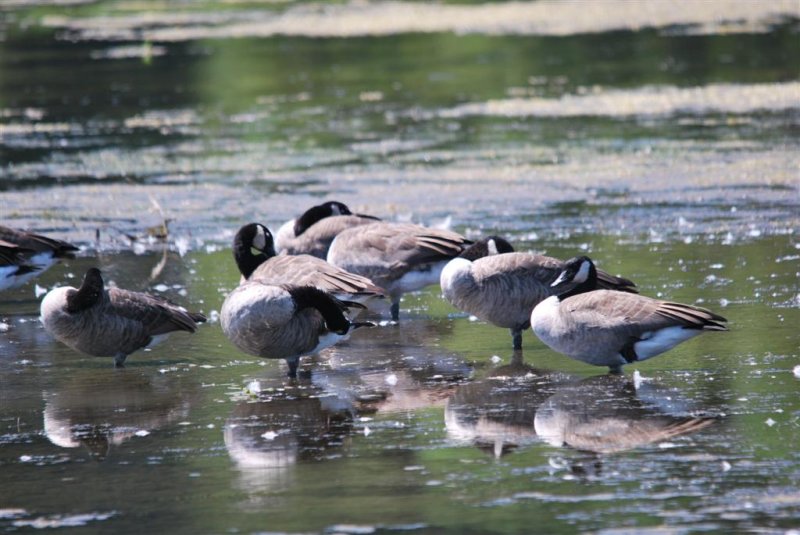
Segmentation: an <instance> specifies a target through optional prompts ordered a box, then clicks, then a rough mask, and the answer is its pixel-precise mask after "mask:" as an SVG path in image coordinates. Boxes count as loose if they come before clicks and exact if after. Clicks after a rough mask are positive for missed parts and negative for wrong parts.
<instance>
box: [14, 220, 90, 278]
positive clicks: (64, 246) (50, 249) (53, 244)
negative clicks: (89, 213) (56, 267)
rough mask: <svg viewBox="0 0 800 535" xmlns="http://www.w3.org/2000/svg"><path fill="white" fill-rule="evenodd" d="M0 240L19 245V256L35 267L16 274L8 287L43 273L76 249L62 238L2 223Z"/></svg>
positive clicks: (73, 255)
mask: <svg viewBox="0 0 800 535" xmlns="http://www.w3.org/2000/svg"><path fill="white" fill-rule="evenodd" d="M0 240H2V241H3V242H7V243H10V244H13V245H16V246H17V247H19V248H20V256H21V257H22V258H24V259H25V260H26V263H27V264H29V265H30V266H34V267H36V268H37V269H35V270H28V271H26V272H25V273H22V274H18V275H17V276H16V278H15V279H14V282H13V284H11V285H10V286H9V287H16V286H22V285H23V284H25V283H26V282H28V281H29V280H31V279H32V278H34V277H36V276H37V275H40V274H42V273H44V271H45V270H47V269H48V268H50V267H51V266H52V265H53V264H55V263H56V262H58V261H59V260H60V259H62V258H75V254H74V253H75V251H77V250H78V248H77V247H75V246H74V245H72V244H70V243H67V242H65V241H62V240H57V239H54V238H48V237H47V236H42V235H41V234H34V233H32V232H26V231H24V230H18V229H13V228H11V227H5V226H2V225H0Z"/></svg>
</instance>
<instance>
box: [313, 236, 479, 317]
mask: <svg viewBox="0 0 800 535" xmlns="http://www.w3.org/2000/svg"><path fill="white" fill-rule="evenodd" d="M469 243H471V242H469V241H468V240H467V239H466V238H464V237H463V236H461V235H460V234H457V233H455V232H451V231H449V230H439V229H432V228H426V227H422V226H420V225H414V224H411V223H387V222H383V221H382V222H378V223H372V224H371V225H362V226H359V227H354V228H350V229H347V230H345V231H342V232H341V233H340V234H339V235H338V236H336V238H335V239H334V240H333V243H332V244H331V248H330V250H329V251H328V262H330V263H331V264H333V265H335V266H339V267H341V268H343V269H345V270H347V271H349V272H351V273H356V274H358V275H363V276H365V277H369V279H370V280H372V281H373V282H374V283H375V284H377V285H378V286H380V287H382V288H384V289H385V290H386V291H387V292H388V294H389V296H390V297H391V299H392V307H391V312H392V320H394V321H397V320H398V319H399V316H400V296H402V295H403V294H404V293H405V292H413V291H415V290H421V289H422V288H424V287H426V286H428V285H431V284H438V283H439V275H440V274H441V271H442V268H444V266H445V264H446V263H447V262H448V261H449V260H450V259H452V258H453V257H455V256H458V255H459V254H461V252H462V251H463V250H464V247H466V245H468V244H469Z"/></svg>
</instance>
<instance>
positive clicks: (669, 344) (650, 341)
mask: <svg viewBox="0 0 800 535" xmlns="http://www.w3.org/2000/svg"><path fill="white" fill-rule="evenodd" d="M702 332H703V331H701V330H700V329H684V328H683V327H677V326H676V327H667V328H665V329H659V330H658V331H654V332H650V333H645V334H644V335H643V336H646V337H647V338H646V339H644V340H642V341H641V342H636V343H635V344H634V345H633V350H634V351H635V352H636V356H637V357H638V358H639V360H647V359H649V358H650V357H655V356H656V355H660V354H661V353H663V352H664V351H667V350H669V349H671V348H673V347H675V346H676V345H678V344H680V343H681V342H683V341H686V340H688V339H689V338H694V337H695V336H697V335H698V334H700V333H702Z"/></svg>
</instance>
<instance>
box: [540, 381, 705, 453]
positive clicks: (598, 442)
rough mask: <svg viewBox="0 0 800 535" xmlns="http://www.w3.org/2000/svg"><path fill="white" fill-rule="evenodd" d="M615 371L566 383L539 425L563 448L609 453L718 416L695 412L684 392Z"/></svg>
mask: <svg viewBox="0 0 800 535" xmlns="http://www.w3.org/2000/svg"><path fill="white" fill-rule="evenodd" d="M636 379H637V380H634V379H630V378H627V377H624V376H618V375H614V374H609V375H600V376H596V377H590V378H589V379H586V380H584V381H581V382H580V383H577V384H572V385H565V386H564V387H563V388H560V389H559V390H558V392H557V393H555V394H554V395H553V396H551V397H550V398H548V399H547V400H546V401H545V402H544V403H542V404H541V406H540V407H539V409H538V410H537V411H536V416H535V418H534V427H535V429H536V433H537V434H538V435H539V436H540V437H542V438H543V439H544V440H545V441H546V442H548V443H549V444H551V445H553V446H557V447H562V446H563V447H569V448H573V449H576V450H581V451H587V452H593V453H600V454H607V453H615V452H620V451H625V450H630V449H633V448H637V447H640V446H644V445H647V444H653V443H657V442H663V441H666V440H670V439H673V438H675V437H678V436H681V435H686V434H690V433H694V432H697V431H700V430H701V429H704V428H706V427H708V426H709V425H711V424H712V423H713V422H714V421H716V419H717V418H715V417H708V416H691V415H690V413H689V412H688V410H689V408H690V404H689V403H688V402H687V401H686V400H684V399H683V398H682V396H681V394H680V392H679V391H677V390H676V389H669V388H665V387H662V386H660V385H657V384H653V383H650V382H647V383H642V382H641V381H639V380H638V378H636Z"/></svg>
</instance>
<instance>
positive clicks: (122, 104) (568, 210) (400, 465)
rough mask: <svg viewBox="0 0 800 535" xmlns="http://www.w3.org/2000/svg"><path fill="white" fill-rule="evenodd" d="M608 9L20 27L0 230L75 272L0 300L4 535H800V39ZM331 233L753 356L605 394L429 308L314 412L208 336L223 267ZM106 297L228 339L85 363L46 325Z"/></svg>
mask: <svg viewBox="0 0 800 535" xmlns="http://www.w3.org/2000/svg"><path fill="white" fill-rule="evenodd" d="M593 5H599V6H600V7H599V8H598V9H597V10H589V9H586V7H585V4H583V3H577V2H570V1H565V2H549V1H542V2H537V3H534V4H531V5H528V4H522V3H507V4H497V5H480V4H478V5H464V4H458V3H445V4H441V5H437V6H428V5H425V4H416V3H403V2H394V3H382V4H373V3H366V4H364V3H358V4H355V3H344V4H333V5H326V6H319V5H311V4H306V3H289V4H286V5H284V4H276V5H272V4H261V3H257V2H252V3H251V2H242V3H233V4H231V3H225V4H223V5H219V6H217V5H213V3H203V4H195V5H193V6H189V5H188V4H187V5H184V6H177V7H176V6H172V5H169V4H154V5H153V6H150V7H148V8H147V9H145V8H144V7H142V6H139V5H132V4H128V3H117V2H100V3H96V2H75V3H72V4H69V5H65V6H61V7H53V6H46V5H33V4H28V5H26V6H22V5H21V4H19V3H15V2H5V3H3V4H1V5H0V12H2V15H3V17H2V23H0V216H2V220H3V222H4V224H10V225H14V226H19V227H27V228H33V229H36V230H39V231H41V232H44V233H48V234H51V235H54V236H57V237H60V238H64V239H69V240H71V241H73V242H75V243H77V244H79V245H80V246H81V248H82V250H81V252H80V254H79V255H78V258H77V259H75V260H72V261H69V262H65V263H63V264H61V265H58V266H56V267H54V268H52V269H51V270H50V271H48V272H47V273H46V274H44V275H43V276H41V277H40V278H39V279H36V280H35V281H34V282H33V283H31V284H30V285H28V286H26V287H23V288H20V289H18V290H13V291H10V292H5V293H4V294H3V295H2V296H0V321H1V322H0V336H2V338H1V339H0V340H1V342H0V474H2V475H1V476H0V478H2V485H0V530H3V531H8V532H16V531H24V530H27V529H31V528H67V527H78V528H81V527H83V529H84V530H86V531H99V530H114V531H115V532H120V533H128V532H141V531H142V530H145V529H149V530H154V531H159V532H162V531H170V532H187V533H189V532H191V533H197V532H203V533H207V532H210V533H220V532H286V533H309V532H311V533H395V532H411V533H528V532H532V531H534V530H540V531H542V532H565V533H572V532H578V531H580V532H585V531H589V532H605V533H619V532H627V531H635V532H648V531H659V532H661V531H668V532H673V531H678V532H696V531H725V532H733V531H739V532H741V531H758V532H764V533H786V532H787V531H790V530H796V529H798V528H799V527H800V525H799V524H798V521H797V518H798V517H800V493H798V490H797V481H798V479H800V458H799V457H798V455H799V454H798V452H797V447H796V445H797V444H798V443H799V442H800V432H799V431H798V430H799V429H800V403H798V397H797V391H798V385H800V383H798V381H800V379H798V373H799V372H796V371H794V370H795V367H796V366H798V365H800V355H798V347H800V337H798V334H797V327H796V326H797V325H798V324H800V314H799V313H798V308H800V288H798V278H799V277H800V263H798V260H800V243H798V239H797V228H798V219H799V217H798V214H800V209H799V208H800V206H799V205H800V202H798V201H800V197H799V196H798V186H799V184H798V182H800V181H799V180H798V167H797V157H796V155H797V154H798V148H800V147H798V138H797V132H798V124H799V122H800V72H798V70H799V69H800V68H799V67H798V63H797V59H796V58H797V57H799V56H800V45H798V43H800V41H799V40H798V39H797V19H798V17H800V13H798V10H797V6H796V3H794V2H771V3H769V4H768V5H766V4H765V5H761V4H760V3H750V2H727V3H704V4H703V5H702V9H693V10H691V11H690V10H686V9H677V8H675V7H674V6H672V5H670V4H668V3H666V2H664V3H655V4H648V6H650V8H649V9H628V10H627V12H626V16H624V17H622V16H620V14H619V13H620V11H619V9H617V8H619V4H617V3H615V2H613V1H610V0H609V1H608V2H605V3H603V4H601V3H593ZM626 5H628V4H626ZM664 6H668V7H669V8H665V7H664ZM715 6H716V7H715ZM628 15H629V16H628ZM328 198H336V199H338V200H341V201H344V202H346V203H348V204H349V205H350V206H351V207H352V208H354V209H356V210H359V211H363V212H368V213H373V214H375V215H378V216H381V217H384V218H386V219H388V220H402V221H405V220H412V221H416V222H422V223H426V224H449V225H450V226H451V227H452V228H453V229H455V230H457V231H459V232H462V233H464V234H466V235H467V236H469V237H473V238H474V237H478V236H481V235H484V234H487V233H499V234H503V235H506V236H508V237H509V238H510V239H511V240H512V241H513V242H514V244H515V246H517V248H518V249H519V250H532V251H536V252H539V253H546V254H549V255H552V256H557V257H563V258H567V257H571V256H574V255H576V254H590V255H591V256H592V257H593V258H595V259H596V260H597V262H598V263H599V264H600V266H601V267H602V268H603V269H605V270H607V271H610V272H613V273H619V274H622V275H625V276H627V277H629V278H631V279H633V280H634V281H636V282H637V284H638V285H639V287H640V288H641V290H642V293H645V294H647V295H651V296H658V297H661V298H665V299H671V300H675V301H680V302H685V303H692V304H698V305H701V306H706V307H709V308H711V309H713V310H715V311H717V312H719V313H721V314H723V315H724V316H726V317H727V318H728V319H729V320H730V329H731V330H730V332H728V333H710V334H707V335H704V336H701V337H699V338H696V339H693V340H691V341H689V342H686V343H685V344H682V345H681V346H679V347H677V348H675V349H673V350H672V351H670V352H668V353H667V354H665V355H662V356H660V357H657V358H655V359H652V360H649V361H647V362H645V363H642V364H639V365H637V366H635V367H630V369H627V370H626V373H625V375H624V376H622V377H608V376H606V375H605V372H604V370H601V369H599V368H593V367H590V366H587V365H584V364H581V363H578V362H574V361H571V360H570V359H567V358H566V357H563V356H561V355H558V354H556V353H554V352H552V351H550V350H549V349H547V348H546V347H545V346H543V345H542V344H541V343H540V342H538V341H537V340H536V338H535V336H534V335H533V334H532V333H531V332H528V333H525V338H524V348H525V349H524V351H523V352H522V354H517V355H515V354H513V352H512V351H511V340H510V335H509V333H508V332H506V331H504V330H502V329H498V328H494V327H492V326H490V325H486V324H483V323H482V322H479V321H473V319H471V318H469V317H468V315H466V314H463V313H461V312H459V311H457V310H454V309H453V308H451V307H450V306H448V305H447V304H446V303H445V302H444V301H442V299H441V298H440V296H439V290H438V288H430V289H428V290H426V291H424V292H420V293H418V294H414V295H410V296H407V297H406V298H405V299H404V301H403V305H402V312H401V314H402V320H401V322H400V324H399V325H391V324H386V323H385V322H384V323H383V324H380V325H379V326H377V327H375V328H373V329H370V330H366V329H362V330H359V331H358V332H356V333H355V334H354V336H353V337H352V338H351V339H350V340H349V341H348V342H346V343H343V344H341V345H339V346H336V347H334V348H332V349H331V350H329V351H326V352H324V353H323V354H322V355H320V356H319V357H315V358H313V359H312V358H309V359H305V360H304V361H303V364H302V369H303V370H304V371H305V372H306V373H305V374H304V377H303V379H301V380H300V381H298V382H296V383H290V382H289V381H288V380H287V379H286V378H285V373H286V369H285V365H284V364H283V363H282V362H278V361H267V360H261V359H256V358H254V357H250V356H247V355H244V354H242V353H240V352H238V351H237V350H236V349H235V348H234V347H233V346H232V345H231V344H230V343H229V342H228V341H227V340H226V339H225V337H224V335H223V334H222V332H221V329H220V328H219V324H218V323H217V322H216V321H215V320H216V312H217V311H219V308H220V306H221V303H222V301H223V299H224V296H225V294H226V293H227V292H228V291H230V290H231V289H232V288H233V287H234V286H235V284H236V283H237V281H238V277H237V273H236V270H235V266H234V264H233V262H232V258H231V254H230V249H229V243H230V240H231V238H232V236H233V233H234V232H235V231H236V229H237V228H238V227H239V226H240V225H241V224H243V223H246V222H249V221H253V220H257V221H261V222H263V223H266V224H268V225H269V226H270V227H272V228H273V229H275V228H277V226H278V225H279V224H280V223H282V222H283V221H284V220H286V219H288V218H290V217H293V216H294V215H296V214H297V213H299V212H301V211H302V210H303V209H305V208H306V207H308V206H309V205H311V204H314V203H316V202H318V201H320V200H322V199H328ZM165 220H167V226H168V232H167V233H166V238H163V239H162V238H159V237H158V235H159V234H163V229H162V228H161V226H162V225H163V223H164V221H165ZM90 266H98V267H100V268H101V269H102V270H103V272H104V273H105V276H106V278H107V282H108V283H110V284H116V285H118V286H120V287H125V288H130V289H135V290H143V291H150V292H153V293H156V294H160V295H164V296H166V297H169V298H170V299H173V300H175V301H177V302H179V303H181V304H184V305H186V306H187V307H190V308H193V309H197V310H202V311H203V312H205V313H206V314H207V315H209V317H210V318H211V321H210V322H209V323H208V324H207V325H204V326H202V327H201V328H200V330H199V332H198V333H196V334H195V335H192V336H189V335H183V334H184V333H177V334H176V335H174V336H172V337H171V338H170V339H169V340H168V341H167V342H165V343H163V344H161V345H159V346H156V347H155V348H153V349H152V350H149V351H144V352H139V353H136V354H134V355H132V356H131V357H130V358H129V359H128V365H127V367H126V368H125V369H122V370H115V369H113V367H112V366H111V362H110V359H98V358H92V357H86V356H83V355H80V354H76V353H74V352H73V351H71V350H69V349H68V348H66V347H65V346H63V345H61V344H59V343H57V342H55V341H54V340H53V339H52V338H51V337H50V336H49V335H48V334H47V333H46V332H45V331H44V330H43V329H42V327H41V325H40V324H39V323H38V319H37V315H38V303H39V299H40V298H41V293H42V292H43V291H45V290H47V289H49V288H51V287H53V286H57V285H62V284H71V285H75V284H77V283H78V282H79V280H80V277H81V276H82V274H83V272H84V271H85V269H87V268H88V267H90ZM380 319H381V318H376V320H377V321H379V320H380ZM634 369H635V370H636V371H637V372H638V373H637V374H635V373H634ZM690 419H697V420H698V421H701V422H702V424H701V425H697V426H696V428H692V429H691V431H687V432H686V433H685V434H681V435H677V436H669V435H664V434H661V435H659V432H661V433H664V429H669V428H670V426H674V425H679V424H680V423H681V422H685V421H687V420H690ZM576 422H577V423H576ZM580 422H583V423H586V422H589V423H597V424H600V423H602V424H603V425H606V426H617V427H616V428H619V429H623V428H624V429H628V430H629V432H625V433H623V432H614V433H608V435H609V440H608V441H606V442H604V443H602V444H598V445H596V446H589V445H587V443H586V442H580V441H578V440H577V439H576V438H575V435H574V433H573V434H570V433H571V432H572V431H571V430H574V429H576V427H574V426H576V425H578V423H580ZM625 437H627V439H626V440H622V438H625ZM631 437H640V438H637V439H635V440H634V439H633V438H631ZM648 437H649V438H648Z"/></svg>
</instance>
